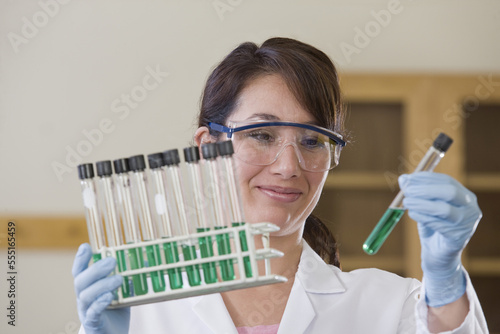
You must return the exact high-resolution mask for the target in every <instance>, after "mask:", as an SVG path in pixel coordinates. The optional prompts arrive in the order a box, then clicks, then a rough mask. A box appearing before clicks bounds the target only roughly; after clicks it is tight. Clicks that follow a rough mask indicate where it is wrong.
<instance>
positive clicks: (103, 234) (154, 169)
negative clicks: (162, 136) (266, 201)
mask: <svg viewBox="0 0 500 334" xmlns="http://www.w3.org/2000/svg"><path fill="white" fill-rule="evenodd" d="M218 144H221V145H218V146H217V147H218V148H217V150H215V147H214V145H212V144H209V145H207V146H205V147H202V148H204V149H207V150H204V155H203V157H204V160H205V158H206V159H207V160H205V161H204V163H206V164H205V166H206V169H207V171H208V175H209V177H207V181H209V182H210V184H211V185H214V184H217V187H216V188H217V189H219V188H220V184H224V183H225V182H224V181H226V184H227V186H228V188H227V189H225V190H229V191H221V189H219V191H218V192H217V194H218V196H215V198H216V199H217V201H215V200H213V199H212V202H211V203H212V204H213V205H214V206H215V207H216V208H217V209H218V211H217V212H218V215H216V214H214V212H212V214H210V215H209V216H210V217H211V218H210V219H209V220H210V221H209V222H208V223H207V222H206V215H205V214H204V213H206V212H202V211H203V210H202V211H198V215H197V216H195V217H193V216H191V217H190V218H191V219H188V218H187V216H186V215H185V212H183V210H184V209H186V208H185V204H186V203H185V199H184V198H183V194H182V193H183V187H182V186H181V182H180V181H181V179H182V175H181V174H178V173H180V169H178V163H179V162H180V159H179V157H178V153H177V150H169V151H165V152H164V153H163V155H164V157H165V159H166V161H167V160H168V162H166V163H165V164H163V163H160V162H159V161H157V160H155V159H157V158H159V159H160V160H162V159H161V157H158V156H161V154H151V155H149V156H148V158H150V157H151V159H152V158H154V159H152V160H149V163H150V169H149V171H148V169H147V168H146V167H145V162H144V161H143V160H144V159H143V156H142V155H140V156H134V157H131V158H125V159H117V160H115V163H116V162H119V164H115V169H116V170H115V174H113V172H112V170H111V162H110V161H100V162H97V163H96V166H97V171H98V173H97V174H98V175H99V177H100V179H99V180H98V185H100V187H96V186H95V184H94V171H93V165H92V164H83V165H80V166H78V167H79V177H80V180H81V184H82V191H83V192H82V195H83V199H84V206H85V213H86V220H87V228H88V232H89V241H90V244H91V247H92V251H93V260H94V262H95V261H99V260H101V259H102V258H105V257H113V258H115V259H116V261H117V266H116V268H115V273H120V274H121V275H122V276H123V277H124V284H122V286H121V287H120V288H119V289H118V290H117V291H116V293H115V299H114V300H113V301H112V303H111V305H110V306H109V308H120V307H126V306H134V305H141V304H148V303H155V302H161V301H167V300H173V299H180V298H187V297H193V296H198V295H205V294H213V293H218V292H224V291H229V290H235V289H243V288H250V287H256V286H261V285H267V284H273V283H280V282H286V281H287V279H286V278H285V277H283V276H280V275H275V274H272V272H271V261H270V260H271V259H272V258H276V257H281V256H283V253H282V252H280V251H278V250H276V249H272V248H270V245H269V234H270V233H272V232H276V231H278V230H279V227H278V226H276V225H274V224H271V223H266V222H262V223H254V224H246V223H245V222H244V217H243V213H242V211H241V202H240V198H239V194H238V189H236V188H237V185H236V181H235V176H234V173H233V171H234V165H233V164H232V160H227V159H232V153H233V151H232V143H231V142H221V143H218ZM227 144H229V145H227ZM209 146H210V147H209ZM193 149H194V150H193ZM219 149H220V157H217V155H218V154H219V153H217V152H216V151H218V150H219ZM186 150H188V151H189V152H188V153H190V154H189V155H186V162H187V163H191V164H192V163H193V162H194V163H198V161H202V160H200V157H199V152H198V149H197V148H195V147H191V148H186V149H185V154H186ZM174 151H175V152H174ZM166 153H167V154H166ZM205 153H206V155H205ZM165 154H166V155H165ZM172 154H173V155H172ZM188 156H189V157H188ZM137 158H140V159H137ZM219 158H221V160H220V162H221V165H222V166H225V167H223V168H225V169H224V170H225V171H226V173H220V174H221V175H215V174H218V173H215V172H214V169H213V168H214V166H215V162H216V160H217V159H219ZM124 161H125V162H126V161H130V164H131V165H130V168H129V166H128V163H126V164H125V165H123V163H124ZM217 161H219V160H217ZM132 165H133V166H134V167H132ZM117 166H118V167H117ZM137 166H138V167H137ZM164 166H165V167H166V168H167V167H168V166H170V167H172V166H177V167H176V170H177V171H176V172H175V173H173V174H172V173H171V174H169V175H170V178H172V177H173V178H174V179H175V180H176V181H175V182H173V183H172V182H167V181H166V180H163V181H165V182H162V181H159V180H160V179H161V178H162V177H161V176H160V177H159V176H158V175H159V174H158V172H160V174H161V173H163V172H164V171H165V170H162V171H160V169H162V168H163V167H164ZM191 166H193V165H191ZM196 168H198V170H199V168H200V167H196ZM170 171H172V170H170ZM190 171H191V173H190V176H191V179H192V178H193V177H194V176H193V175H194V174H193V173H192V172H193V169H191V170H190ZM229 171H231V172H229ZM134 172H138V173H135V175H134V176H136V177H137V176H139V178H134V180H135V182H136V184H137V182H143V183H144V184H143V185H142V188H140V187H136V188H135V195H137V196H136V197H135V201H134V200H133V199H134V196H132V197H130V194H128V195H127V193H126V192H125V193H123V194H124V195H120V193H121V192H120V191H119V190H117V189H118V188H116V184H118V183H119V184H120V187H119V188H120V189H122V191H123V188H122V185H123V184H128V186H127V187H130V184H129V182H131V181H130V180H131V179H129V176H130V174H131V173H132V174H134ZM214 173H215V174H214ZM123 175H128V176H125V180H127V181H124V179H123V178H122V176H123ZM196 175H198V174H196ZM154 176H156V178H154ZM200 176H201V175H200ZM214 176H215V178H214ZM150 177H151V179H155V180H156V183H155V186H153V187H152V188H150V189H147V188H148V187H149V186H148V182H147V180H148V179H150ZM158 177H159V178H158ZM224 177H225V178H226V179H225V180H224V179H223V178H224ZM167 179H168V177H167ZM137 180H140V181H137ZM113 181H114V182H113ZM220 181H222V182H220ZM120 182H121V183H120ZM124 182H125V183H124ZM158 182H160V183H161V184H163V185H164V186H165V185H167V184H168V185H169V186H171V189H163V190H162V191H163V192H162V196H161V197H162V198H164V197H169V196H171V197H172V198H175V200H176V201H177V202H176V203H177V205H176V206H174V207H175V208H176V209H175V210H173V209H172V207H170V206H168V204H167V206H168V207H169V209H168V210H171V209H172V210H173V211H172V214H173V215H174V216H176V215H177V216H176V217H177V220H178V221H177V222H173V223H172V222H170V223H172V224H174V223H177V224H178V225H179V224H180V225H179V226H181V227H182V228H180V229H179V228H178V229H177V230H178V231H181V233H180V235H176V234H172V233H167V234H165V231H166V230H167V228H166V227H165V219H158V218H157V220H156V221H155V219H153V218H152V217H155V214H154V212H157V213H158V212H160V211H162V213H161V214H162V215H163V216H162V217H163V218H166V217H165V214H166V213H165V211H164V210H165V209H162V210H159V209H161V208H162V206H161V205H160V207H155V206H156V205H158V204H161V203H156V202H155V201H154V200H152V198H151V196H152V197H155V195H154V194H152V193H151V191H153V193H154V192H155V191H158V189H157V188H158ZM202 183H203V182H202ZM113 184H115V186H113ZM191 185H192V186H193V187H194V183H192V184H191ZM198 187H199V185H198ZM132 188H134V187H132ZM160 188H161V187H160ZM153 189H154V190H153ZM165 190H168V192H170V193H169V194H166V193H165ZM192 190H193V191H197V190H200V189H198V188H196V187H194V188H193V189H192ZM113 194H115V195H116V196H117V198H120V200H118V201H119V202H120V203H122V204H121V205H122V206H121V209H122V210H121V211H120V210H118V211H119V212H118V211H117V210H116V209H117V208H116V205H117V203H116V201H117V199H116V198H115V199H113ZM138 194H140V195H141V196H139V195H138ZM123 196H125V197H123ZM224 196H226V197H224ZM195 197H197V196H195ZM221 197H222V198H221ZM126 198H131V199H132V202H134V203H132V202H130V201H127V200H126ZM197 198H198V199H199V196H198V197H197ZM155 199H156V198H155ZM195 202H196V201H195ZM123 203H128V209H130V210H128V209H123ZM148 203H149V204H148ZM132 204H134V205H132ZM141 204H142V205H141ZM179 204H180V205H179ZM199 205H200V204H199V203H198V206H199ZM195 206H196V205H195ZM139 208H142V209H139ZM164 208H166V207H164ZM225 210H228V212H230V213H231V214H232V216H231V215H228V216H227V217H226V216H225V215H224V214H221V211H225ZM174 211H175V212H174ZM134 217H135V218H134ZM148 217H149V218H148ZM200 217H203V218H205V219H203V220H204V221H205V224H208V225H210V226H208V225H206V226H205V225H203V226H202V227H203V228H197V232H194V228H193V227H194V226H189V225H191V224H195V223H194V221H196V222H197V223H196V224H200V222H201V219H200ZM146 218H147V219H146ZM167 220H168V219H167ZM193 220H194V221H193ZM222 220H224V221H222ZM139 221H140V222H141V224H138V222H139ZM144 222H147V223H148V224H142V223H144ZM167 223H168V222H167ZM170 223H169V224H170ZM162 224H163V225H162ZM196 224H195V225H196ZM139 225H140V226H141V227H140V228H139ZM126 226H128V227H127V228H126ZM104 227H106V228H105V229H104ZM197 227H200V226H197ZM162 228H163V230H162ZM157 229H160V230H162V231H163V233H164V234H158V233H157V231H156V230H157ZM169 230H171V229H169ZM126 231H127V232H126ZM124 234H125V235H128V236H131V235H133V236H134V237H133V238H131V237H126V238H125V239H127V240H126V242H124V241H123V235H124ZM141 235H142V237H143V238H144V239H141ZM258 236H260V240H261V242H260V243H259V244H261V245H262V247H261V248H256V242H255V240H256V239H255V238H258ZM128 239H131V240H128ZM106 240H107V242H106ZM257 240H259V239H257ZM160 249H162V251H160ZM125 254H127V255H125ZM179 255H180V256H179ZM259 261H261V262H259ZM259 268H260V270H259Z"/></svg>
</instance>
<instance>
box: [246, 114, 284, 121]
mask: <svg viewBox="0 0 500 334" xmlns="http://www.w3.org/2000/svg"><path fill="white" fill-rule="evenodd" d="M252 119H263V120H266V121H278V120H280V118H279V117H278V116H275V115H272V114H267V113H255V114H252V115H251V116H250V117H248V118H247V120H252Z"/></svg>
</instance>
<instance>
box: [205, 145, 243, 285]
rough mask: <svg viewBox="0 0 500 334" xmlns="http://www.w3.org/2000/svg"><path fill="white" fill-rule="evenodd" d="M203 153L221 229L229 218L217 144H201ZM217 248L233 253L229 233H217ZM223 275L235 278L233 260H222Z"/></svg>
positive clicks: (218, 227)
mask: <svg viewBox="0 0 500 334" xmlns="http://www.w3.org/2000/svg"><path fill="white" fill-rule="evenodd" d="M201 153H202V155H203V159H204V167H205V173H206V175H207V183H208V185H210V186H211V188H212V190H213V193H212V194H211V196H210V197H211V203H212V208H213V212H214V216H215V217H214V219H215V221H214V228H215V229H216V230H221V229H225V228H227V225H226V224H227V221H228V220H227V219H226V215H225V211H224V204H223V200H224V199H223V197H222V191H221V184H220V182H219V181H220V178H219V173H218V166H217V161H216V159H217V155H218V154H217V145H216V144H215V143H208V144H205V145H202V146H201ZM215 238H216V240H217V250H218V252H219V255H226V254H231V243H230V240H229V234H228V233H224V234H217V235H216V237H215ZM219 263H220V267H221V276H222V279H223V280H224V281H230V280H234V278H235V276H234V269H233V263H232V261H231V260H221V261H220V262H219Z"/></svg>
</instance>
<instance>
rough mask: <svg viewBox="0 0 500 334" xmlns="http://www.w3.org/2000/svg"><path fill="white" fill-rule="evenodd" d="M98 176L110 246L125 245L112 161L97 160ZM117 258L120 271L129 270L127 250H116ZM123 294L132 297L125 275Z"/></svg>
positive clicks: (101, 206)
mask: <svg viewBox="0 0 500 334" xmlns="http://www.w3.org/2000/svg"><path fill="white" fill-rule="evenodd" d="M96 169H97V176H99V179H98V180H97V183H98V185H99V187H98V189H99V191H98V194H99V195H100V196H99V198H100V200H101V205H100V208H101V213H102V215H103V216H104V222H105V226H106V236H107V239H108V246H109V247H116V246H121V245H123V237H122V229H121V225H120V221H119V218H118V214H117V211H116V206H115V198H114V193H113V190H114V182H113V178H112V175H113V169H112V166H111V161H109V160H105V161H98V162H96ZM116 260H117V264H118V271H120V272H122V271H125V270H127V264H126V258H125V251H123V250H119V251H117V252H116ZM122 295H123V297H124V298H126V297H130V295H131V293H130V286H129V279H128V277H126V276H125V277H123V284H122Z"/></svg>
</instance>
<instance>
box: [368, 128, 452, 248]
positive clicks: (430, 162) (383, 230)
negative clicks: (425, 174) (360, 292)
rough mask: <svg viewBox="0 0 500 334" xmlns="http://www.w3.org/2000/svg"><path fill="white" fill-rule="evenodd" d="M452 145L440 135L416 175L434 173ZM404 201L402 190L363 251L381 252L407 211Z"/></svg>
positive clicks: (450, 141)
mask: <svg viewBox="0 0 500 334" xmlns="http://www.w3.org/2000/svg"><path fill="white" fill-rule="evenodd" d="M452 143H453V139H451V138H450V137H448V136H447V135H446V134H444V133H440V134H439V135H438V136H437V138H436V139H435V140H434V143H433V144H432V146H431V147H430V148H429V150H428V151H427V153H426V154H425V155H424V157H423V158H422V160H421V161H420V162H419V164H418V165H417V167H416V168H415V171H414V173H415V172H422V171H433V170H434V168H435V167H436V166H437V164H438V163H439V161H440V160H441V158H443V157H444V155H445V153H446V151H447V150H448V148H449V147H450V146H451V144H452ZM403 199H404V194H403V192H402V191H401V190H400V191H399V193H398V194H397V195H396V197H395V198H394V200H393V201H392V203H391V204H390V205H389V208H388V209H387V210H386V212H385V213H384V215H383V216H382V218H380V220H379V222H378V223H377V225H376V226H375V228H374V229H373V231H372V232H371V233H370V235H369V236H368V238H367V239H366V241H365V243H364V244H363V250H364V251H365V252H366V253H367V254H369V255H373V254H375V253H377V252H378V251H379V249H380V247H382V244H383V243H384V242H385V240H386V239H387V237H388V236H389V234H390V233H391V232H392V230H393V229H394V227H395V226H396V224H397V223H398V222H399V220H400V219H401V217H402V216H403V214H404V212H405V210H406V209H405V208H404V206H403Z"/></svg>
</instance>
